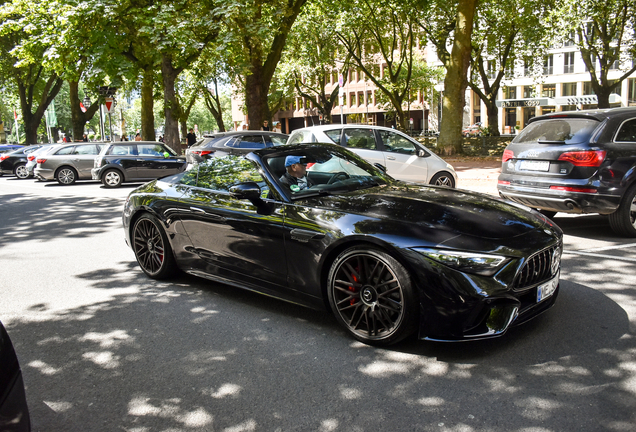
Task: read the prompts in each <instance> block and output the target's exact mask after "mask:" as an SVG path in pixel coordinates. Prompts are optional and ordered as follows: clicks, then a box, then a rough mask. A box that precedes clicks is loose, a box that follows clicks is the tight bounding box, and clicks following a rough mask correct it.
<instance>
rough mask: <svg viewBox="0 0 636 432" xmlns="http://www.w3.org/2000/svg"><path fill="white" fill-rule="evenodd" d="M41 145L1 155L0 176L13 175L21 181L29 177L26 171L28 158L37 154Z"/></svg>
mask: <svg viewBox="0 0 636 432" xmlns="http://www.w3.org/2000/svg"><path fill="white" fill-rule="evenodd" d="M38 148H40V146H39V145H32V146H26V147H22V148H19V149H17V150H13V151H11V152H7V153H4V154H1V155H0V175H4V174H13V175H15V176H16V177H17V178H19V179H25V178H28V177H29V174H28V172H27V170H26V164H27V157H28V156H29V154H31V153H33V152H35V151H36V150H37V149H38Z"/></svg>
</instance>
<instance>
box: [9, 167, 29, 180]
mask: <svg viewBox="0 0 636 432" xmlns="http://www.w3.org/2000/svg"><path fill="white" fill-rule="evenodd" d="M13 174H15V176H16V177H17V178H19V179H21V180H24V179H27V178H29V171H28V170H27V167H26V164H18V165H17V166H16V167H15V168H14V169H13Z"/></svg>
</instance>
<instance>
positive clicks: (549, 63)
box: [543, 54, 554, 75]
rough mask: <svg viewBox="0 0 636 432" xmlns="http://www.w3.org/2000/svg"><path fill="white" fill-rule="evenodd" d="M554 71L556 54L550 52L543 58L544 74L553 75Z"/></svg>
mask: <svg viewBox="0 0 636 432" xmlns="http://www.w3.org/2000/svg"><path fill="white" fill-rule="evenodd" d="M553 73H554V55H552V54H550V55H549V56H547V57H546V58H545V60H543V75H552V74H553Z"/></svg>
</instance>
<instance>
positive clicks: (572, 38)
mask: <svg viewBox="0 0 636 432" xmlns="http://www.w3.org/2000/svg"><path fill="white" fill-rule="evenodd" d="M575 38H576V36H575V35H574V32H573V31H572V32H570V34H569V35H568V38H567V39H566V40H565V43H564V44H563V45H564V46H566V47H570V46H574V41H575Z"/></svg>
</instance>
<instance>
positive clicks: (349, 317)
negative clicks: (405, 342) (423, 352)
mask: <svg viewBox="0 0 636 432" xmlns="http://www.w3.org/2000/svg"><path fill="white" fill-rule="evenodd" d="M327 284H328V285H327V289H328V296H329V303H330V305H331V308H332V309H333V311H334V314H335V315H336V318H337V320H338V321H339V322H340V324H342V325H343V326H344V328H345V329H346V330H347V331H348V332H349V333H350V334H351V335H352V336H353V337H354V338H356V339H358V340H359V341H361V342H364V343H366V344H371V345H390V344H393V343H396V342H398V341H400V340H402V339H404V338H406V337H408V336H410V335H411V334H413V333H414V332H415V329H416V328H417V322H418V317H419V312H418V311H419V302H418V296H417V294H416V293H415V290H414V287H413V286H412V284H411V278H410V276H409V274H408V272H407V270H406V269H405V268H404V266H402V264H400V263H399V262H398V261H397V260H396V259H394V258H393V257H392V256H390V255H389V254H387V253H385V252H383V251H380V250H377V249H372V248H371V249H370V248H369V247H360V246H357V247H353V248H350V249H347V250H346V251H344V252H343V253H341V254H340V255H339V256H338V258H336V260H335V261H334V263H333V264H332V266H331V270H330V271H329V276H328V279H327Z"/></svg>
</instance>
